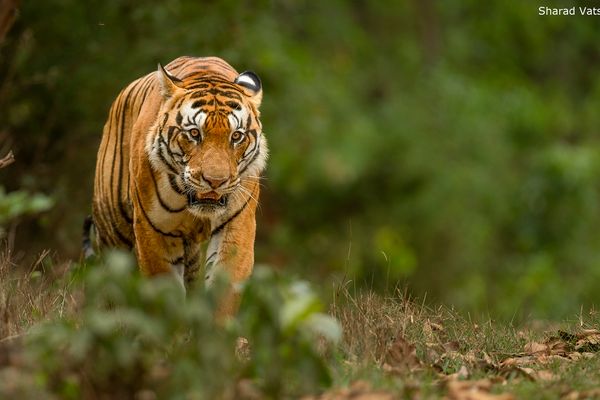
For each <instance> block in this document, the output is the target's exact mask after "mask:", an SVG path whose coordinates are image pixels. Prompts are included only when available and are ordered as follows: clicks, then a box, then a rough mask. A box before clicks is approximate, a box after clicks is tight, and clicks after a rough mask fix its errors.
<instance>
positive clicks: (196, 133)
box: [188, 128, 200, 138]
mask: <svg viewBox="0 0 600 400" xmlns="http://www.w3.org/2000/svg"><path fill="white" fill-rule="evenodd" d="M188 133H189V134H190V135H192V137H195V138H196V137H198V136H200V129H196V128H193V129H190V130H189V131H188Z"/></svg>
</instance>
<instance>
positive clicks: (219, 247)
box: [205, 190, 258, 320]
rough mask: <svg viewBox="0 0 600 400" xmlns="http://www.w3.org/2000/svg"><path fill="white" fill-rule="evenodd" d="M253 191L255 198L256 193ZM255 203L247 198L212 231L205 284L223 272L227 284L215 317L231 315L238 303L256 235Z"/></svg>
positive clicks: (252, 254)
mask: <svg viewBox="0 0 600 400" xmlns="http://www.w3.org/2000/svg"><path fill="white" fill-rule="evenodd" d="M257 192H258V190H256V197H257V196H258V193H257ZM255 212H256V202H255V201H249V202H248V203H247V204H246V205H245V206H244V208H243V209H242V211H241V212H240V213H239V214H238V215H236V216H235V217H234V218H233V219H232V220H231V221H229V222H228V223H227V224H226V225H225V226H223V227H222V229H220V230H219V231H218V232H214V233H213V235H212V237H211V239H210V242H209V245H208V250H207V252H206V256H207V258H206V275H205V280H206V285H207V287H211V286H212V285H213V284H214V281H215V278H216V277H217V276H218V275H219V274H221V273H225V274H226V276H227V278H228V280H229V287H228V288H227V289H226V291H225V294H224V295H223V297H222V298H221V300H220V304H219V307H218V309H217V319H218V320H223V319H225V318H227V317H231V316H233V315H234V314H235V313H236V311H237V309H238V307H239V302H240V293H239V292H240V287H239V286H240V284H241V283H242V282H244V281H245V280H246V279H247V278H248V277H249V276H250V274H251V273H252V269H253V267H254V239H255V235H256V219H255Z"/></svg>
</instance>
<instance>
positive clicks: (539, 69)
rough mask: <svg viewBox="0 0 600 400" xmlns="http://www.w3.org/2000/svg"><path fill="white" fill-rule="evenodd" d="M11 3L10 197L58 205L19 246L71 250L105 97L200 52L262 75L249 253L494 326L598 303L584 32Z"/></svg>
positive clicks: (439, 12)
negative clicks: (476, 316)
mask: <svg viewBox="0 0 600 400" xmlns="http://www.w3.org/2000/svg"><path fill="white" fill-rule="evenodd" d="M21 3H22V6H21V12H20V14H19V15H20V17H19V20H18V21H17V24H16V25H15V27H14V29H13V30H12V31H11V32H10V34H9V36H8V37H7V39H6V41H5V43H4V44H3V45H2V47H1V48H0V89H1V93H2V96H0V110H1V111H0V125H2V126H3V131H6V132H8V133H7V135H8V138H9V139H10V140H12V142H14V149H15V152H16V153H17V156H18V159H19V160H23V162H22V163H20V164H19V165H14V166H12V167H11V170H12V171H14V172H11V174H12V175H11V176H7V179H6V187H7V188H8V189H9V190H14V189H16V188H21V187H24V188H26V189H32V190H35V191H43V192H45V193H51V194H52V197H53V198H55V199H56V204H57V206H56V207H55V209H54V210H53V212H52V213H51V214H50V216H49V218H48V225H47V227H46V228H45V229H40V227H39V226H38V225H36V224H33V226H30V227H23V229H22V230H21V233H22V240H21V241H18V243H24V244H26V245H27V246H31V245H32V244H31V240H29V238H30V237H33V235H34V234H35V237H36V238H38V240H36V243H35V244H36V245H38V246H44V245H46V246H48V243H51V246H52V247H55V246H58V247H60V248H63V249H66V250H67V251H70V252H71V253H72V254H75V253H77V252H78V251H79V249H78V248H75V247H76V244H77V243H78V242H79V241H75V240H73V238H74V237H76V236H78V235H79V231H80V226H81V220H82V218H83V216H84V215H86V214H88V213H89V203H90V197H91V196H90V193H91V188H92V183H93V168H94V165H95V162H94V156H95V154H96V150H97V145H98V141H99V137H100V132H101V129H102V126H103V123H104V121H105V119H106V116H107V115H106V114H107V110H108V108H109V105H110V103H111V101H112V100H113V99H114V97H115V96H116V94H117V93H118V92H119V90H121V89H122V88H123V87H124V85H126V84H127V83H128V82H130V81H131V80H133V79H135V78H137V77H138V76H140V75H142V74H145V73H148V72H150V71H153V70H154V68H155V66H156V63H157V62H162V63H163V64H165V63H167V62H168V61H169V60H171V59H173V58H175V57H177V56H179V55H183V54H190V55H199V56H201V55H217V56H221V57H223V58H224V59H226V60H228V61H229V62H230V63H231V64H232V65H234V66H235V67H236V68H238V69H239V70H244V69H252V70H255V71H256V72H257V73H258V74H259V75H260V76H261V78H262V80H263V83H264V88H265V94H264V103H263V106H262V115H263V117H262V119H263V125H264V131H265V134H266V136H267V137H268V140H269V143H270V147H271V158H270V166H269V168H268V172H267V179H266V180H265V186H266V187H265V190H264V191H263V192H262V194H261V196H262V203H263V206H262V209H261V213H259V218H260V220H259V221H258V226H259V229H258V234H259V237H258V239H259V240H258V245H257V259H258V260H264V261H266V262H268V263H271V264H277V265H278V266H285V267H286V268H291V269H294V270H297V271H302V273H303V274H304V273H308V272H309V271H310V274H311V279H318V280H331V277H332V275H333V276H334V277H340V276H349V277H350V278H351V279H353V280H354V281H355V282H356V284H357V285H369V286H372V287H373V288H376V289H378V288H382V287H385V286H386V285H387V286H393V284H395V283H396V282H397V281H407V282H410V290H412V291H414V292H415V293H416V294H417V295H418V296H422V295H423V294H424V293H427V296H428V299H435V300H436V301H439V302H443V303H446V304H453V305H456V306H459V307H462V308H465V309H468V310H472V311H476V312H477V311H484V312H487V311H491V312H493V313H497V314H498V315H499V316H501V317H506V318H512V317H513V316H514V315H515V314H517V317H518V316H519V315H520V314H522V315H524V316H525V315H529V314H530V313H533V314H535V315H536V316H539V317H544V316H554V317H564V316H565V315H570V314H571V313H572V312H573V310H576V309H579V306H580V305H581V304H582V303H583V304H585V305H587V304H592V303H597V302H598V301H600V292H599V291H598V290H596V288H595V284H594V282H596V281H597V280H598V279H599V278H600V276H599V272H598V271H600V269H599V268H598V265H599V264H600V253H599V252H598V251H597V249H598V248H600V234H599V230H598V229H597V227H598V226H599V225H600V162H599V159H598V154H600V142H599V141H598V138H597V136H598V135H597V131H598V126H600V114H599V113H598V112H597V110H598V104H599V102H600V76H599V75H598V74H597V73H596V71H595V68H593V66H594V65H596V62H597V60H596V58H597V56H596V54H597V51H596V48H597V27H596V21H595V20H594V18H590V17H580V16H576V17H573V18H571V17H541V16H539V15H537V12H536V7H534V6H531V5H530V4H527V3H526V2H521V3H519V4H508V3H507V2H505V1H501V0H492V1H487V2H484V3H482V2H478V1H475V0H467V1H462V2H460V4H446V3H443V2H433V1H417V0H414V1H408V2H397V1H379V2H365V1H362V2H348V1H341V0H334V1H327V2H308V1H305V0H297V1H253V2H243V3H241V4H240V3H239V2H234V1H218V2H203V3H202V4H200V3H198V2H193V1H187V0H169V1H165V2H156V1H151V0H148V1H140V2H136V3H135V4H133V3H132V2H130V1H126V0H116V1H110V2H100V1H92V2H81V1H76V0H47V1H44V2H25V1H23V2H21ZM556 3H557V4H559V3H565V2H562V1H556ZM575 3H577V4H578V5H579V4H583V3H584V2H583V1H576V2H575ZM548 6H552V5H551V4H548ZM569 6H571V4H569ZM49 15H51V16H52V18H49V17H48V16H49ZM549 49H550V50H549ZM0 174H2V175H4V174H8V173H7V172H5V171H2V172H0ZM1 178H3V176H0V179H1ZM3 182H4V181H3ZM26 228H27V229H26ZM38 241H39V243H38ZM540 260H542V261H543V262H542V261H540ZM307 265H310V266H311V268H310V269H306V266H307Z"/></svg>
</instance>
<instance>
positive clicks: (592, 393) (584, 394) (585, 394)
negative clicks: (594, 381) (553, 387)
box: [561, 389, 600, 400]
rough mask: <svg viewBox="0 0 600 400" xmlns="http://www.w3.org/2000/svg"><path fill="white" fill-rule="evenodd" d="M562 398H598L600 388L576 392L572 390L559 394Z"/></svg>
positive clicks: (581, 399)
mask: <svg viewBox="0 0 600 400" xmlns="http://www.w3.org/2000/svg"><path fill="white" fill-rule="evenodd" d="M561 399H562V400H583V399H600V389H591V390H584V391H581V392H578V391H576V390H572V391H570V392H567V393H565V394H564V395H562V396H561Z"/></svg>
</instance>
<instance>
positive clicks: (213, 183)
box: [202, 174, 229, 189]
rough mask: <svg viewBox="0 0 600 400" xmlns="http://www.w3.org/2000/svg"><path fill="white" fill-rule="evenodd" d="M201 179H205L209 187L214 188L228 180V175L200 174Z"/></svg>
mask: <svg viewBox="0 0 600 400" xmlns="http://www.w3.org/2000/svg"><path fill="white" fill-rule="evenodd" d="M202 179H204V181H206V183H208V184H209V185H210V187H211V188H213V189H216V188H218V187H219V186H221V185H222V184H224V183H225V182H227V180H229V177H227V176H211V175H204V174H202Z"/></svg>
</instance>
